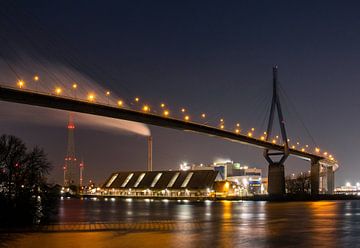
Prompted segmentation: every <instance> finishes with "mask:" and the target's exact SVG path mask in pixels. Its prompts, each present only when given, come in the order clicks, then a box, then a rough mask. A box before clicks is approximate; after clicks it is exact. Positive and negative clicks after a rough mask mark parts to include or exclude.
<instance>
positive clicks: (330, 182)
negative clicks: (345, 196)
mask: <svg viewBox="0 0 360 248" xmlns="http://www.w3.org/2000/svg"><path fill="white" fill-rule="evenodd" d="M326 189H327V190H326V194H330V195H332V194H334V171H333V167H332V166H328V167H326Z"/></svg>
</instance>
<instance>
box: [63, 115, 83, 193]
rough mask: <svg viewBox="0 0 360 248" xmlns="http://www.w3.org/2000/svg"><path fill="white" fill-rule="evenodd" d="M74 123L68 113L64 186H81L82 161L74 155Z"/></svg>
mask: <svg viewBox="0 0 360 248" xmlns="http://www.w3.org/2000/svg"><path fill="white" fill-rule="evenodd" d="M74 133H75V123H74V116H73V113H69V121H68V125H67V149H66V156H65V163H64V166H63V171H64V183H63V186H64V187H69V186H71V185H76V186H79V187H80V188H81V187H82V186H83V175H84V168H85V165H84V161H81V162H79V161H78V159H77V158H76V155H75V137H74Z"/></svg>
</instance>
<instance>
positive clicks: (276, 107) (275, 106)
mask: <svg viewBox="0 0 360 248" xmlns="http://www.w3.org/2000/svg"><path fill="white" fill-rule="evenodd" d="M277 74H278V67H277V66H274V67H273V95H272V100H271V108H270V115H269V122H268V126H267V130H266V141H269V139H270V138H271V134H272V129H273V123H274V117H275V111H277V114H278V120H279V126H280V131H281V139H282V141H283V144H284V150H283V151H282V152H275V153H274V152H273V153H271V152H270V151H269V149H265V150H264V157H265V159H266V160H267V161H268V162H269V163H270V164H273V163H278V164H284V162H285V160H286V159H287V157H288V156H289V154H290V150H289V144H288V139H287V134H286V129H285V120H284V116H283V113H282V110H281V103H280V98H279V94H278V75H277ZM274 155H275V156H281V158H280V160H278V161H277V162H274V161H273V159H272V158H271V156H274Z"/></svg>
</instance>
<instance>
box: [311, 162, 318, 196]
mask: <svg viewBox="0 0 360 248" xmlns="http://www.w3.org/2000/svg"><path fill="white" fill-rule="evenodd" d="M310 184H311V196H317V195H318V194H319V188H320V163H319V161H311V170H310Z"/></svg>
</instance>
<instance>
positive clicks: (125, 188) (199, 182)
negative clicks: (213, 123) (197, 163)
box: [102, 170, 218, 197]
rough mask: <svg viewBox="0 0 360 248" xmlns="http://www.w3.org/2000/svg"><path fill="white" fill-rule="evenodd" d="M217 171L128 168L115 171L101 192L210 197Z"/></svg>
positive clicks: (105, 193)
mask: <svg viewBox="0 0 360 248" xmlns="http://www.w3.org/2000/svg"><path fill="white" fill-rule="evenodd" d="M217 175H218V172H217V171H214V170H197V171H196V170H188V171H129V172H116V173H113V174H112V175H111V176H110V177H109V178H108V179H107V180H106V182H105V183H104V185H103V187H102V195H111V196H163V197H167V196H168V197H195V196H196V197H201V196H204V197H207V196H209V195H210V194H211V192H213V189H214V184H215V180H216V177H217Z"/></svg>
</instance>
